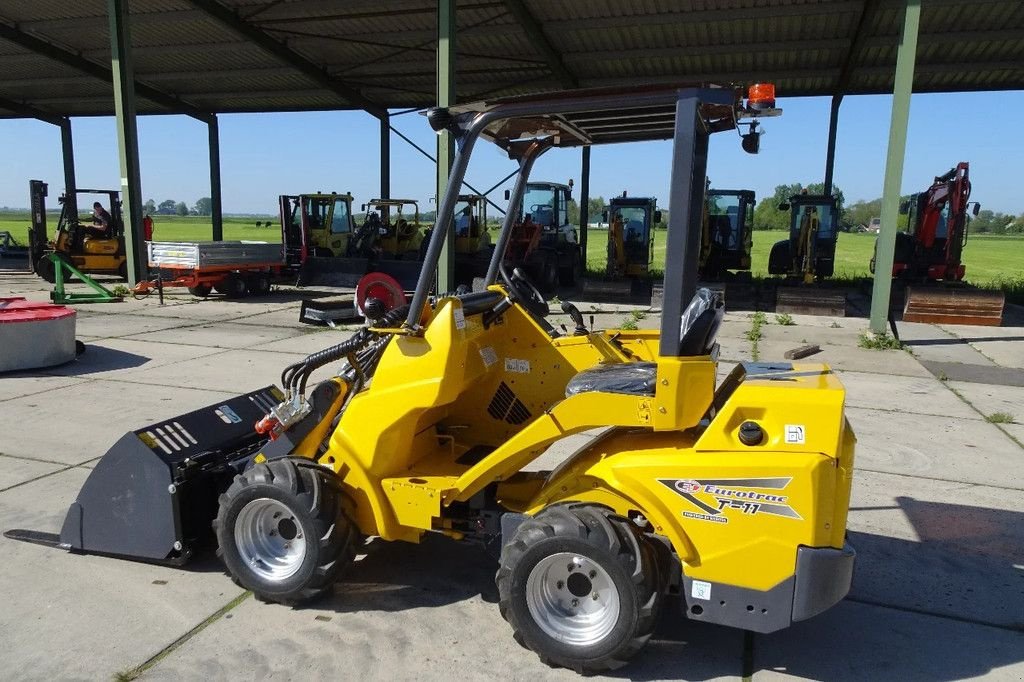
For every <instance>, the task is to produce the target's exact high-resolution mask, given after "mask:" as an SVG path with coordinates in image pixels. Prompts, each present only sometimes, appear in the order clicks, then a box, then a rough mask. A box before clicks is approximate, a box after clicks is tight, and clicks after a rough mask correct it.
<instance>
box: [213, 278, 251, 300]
mask: <svg viewBox="0 0 1024 682" xmlns="http://www.w3.org/2000/svg"><path fill="white" fill-rule="evenodd" d="M213 288H214V289H215V290H216V291H217V293H218V294H223V295H224V296H226V297H227V298H240V297H242V296H245V292H246V287H245V280H243V279H242V278H241V277H239V276H238V275H235V274H231V275H228V276H227V277H225V278H224V279H222V280H221V281H220V282H218V283H217V284H214V285H213Z"/></svg>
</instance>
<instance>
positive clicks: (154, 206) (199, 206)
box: [142, 197, 213, 216]
mask: <svg viewBox="0 0 1024 682" xmlns="http://www.w3.org/2000/svg"><path fill="white" fill-rule="evenodd" d="M142 210H143V211H144V212H145V213H147V214H149V215H178V216H187V215H198V216H208V215H213V199H211V198H210V197H200V198H199V199H197V200H196V203H195V204H193V205H192V206H189V205H188V204H186V203H185V202H184V201H175V200H174V199H166V200H164V201H161V202H160V203H159V204H158V203H156V202H155V201H154V200H152V199H147V200H146V202H145V203H144V204H143V205H142Z"/></svg>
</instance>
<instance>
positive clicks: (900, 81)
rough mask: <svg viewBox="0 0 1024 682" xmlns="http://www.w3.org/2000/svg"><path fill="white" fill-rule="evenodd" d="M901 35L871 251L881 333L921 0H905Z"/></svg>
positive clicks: (874, 308) (875, 326)
mask: <svg viewBox="0 0 1024 682" xmlns="http://www.w3.org/2000/svg"><path fill="white" fill-rule="evenodd" d="M906 2H907V5H906V12H905V14H904V17H903V37H902V40H900V44H899V49H898V51H897V53H896V77H895V82H894V84H893V92H892V119H891V122H890V123H889V153H888V155H887V156H886V159H885V184H884V185H883V190H882V217H881V218H882V226H881V230H880V231H879V234H878V246H877V250H876V255H875V282H874V287H873V288H872V291H871V331H872V332H874V333H876V334H883V333H885V331H886V323H887V321H888V319H889V297H890V295H891V293H892V261H893V253H894V251H895V248H896V219H897V217H898V213H899V203H900V185H901V183H902V181H903V160H904V157H905V155H906V149H907V123H908V121H909V120H910V93H911V91H912V90H913V87H914V63H915V61H916V58H917V29H918V25H919V24H920V21H921V0H906Z"/></svg>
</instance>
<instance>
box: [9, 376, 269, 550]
mask: <svg viewBox="0 0 1024 682" xmlns="http://www.w3.org/2000/svg"><path fill="white" fill-rule="evenodd" d="M282 399H283V394H282V393H281V391H280V390H278V389H277V388H276V387H275V386H268V387H266V388H263V389H260V390H258V391H254V392H252V393H248V394H245V395H241V396H238V397H236V398H232V399H230V400H227V401H224V402H221V403H217V404H214V405H209V406H207V407H204V408H202V409H199V410H195V411H194V412H189V413H188V414H183V415H181V416H178V417H174V418H172V419H168V420H164V421H160V422H157V423H156V424H151V425H149V426H146V427H143V428H141V429H138V430H136V431H131V432H129V433H126V434H125V435H124V436H123V437H122V438H121V439H120V440H119V441H117V443H115V444H114V446H113V447H111V448H110V450H108V451H107V453H106V454H105V455H104V456H103V457H102V458H101V459H100V461H99V462H98V463H97V464H96V468H95V469H93V471H92V473H91V474H89V478H88V479H86V481H85V485H83V486H82V489H81V490H80V491H79V493H78V498H77V499H76V500H75V502H74V503H73V504H72V505H71V507H70V509H68V513H67V516H66V517H65V519H64V525H63V527H62V528H61V531H60V536H59V538H58V537H57V536H54V535H51V534H48V533H39V532H36V531H28V530H12V531H8V532H6V533H4V535H6V536H7V537H10V538H14V539H17V540H25V541H28V542H35V543H38V544H44V545H49V546H58V547H63V548H65V549H70V550H72V551H79V552H85V553H89V554H105V555H114V556H119V557H124V558H130V559H137V560H142V561H151V562H158V563H170V564H176V565H179V564H183V563H185V562H186V561H188V559H189V558H190V557H191V556H192V555H193V553H194V552H195V550H196V549H197V548H198V547H199V546H201V545H202V544H203V543H204V542H205V541H206V540H207V539H208V538H209V537H210V535H211V531H210V524H211V522H212V520H213V519H214V517H215V516H216V515H217V498H218V495H219V493H220V492H222V491H223V490H224V489H225V488H226V487H227V485H228V484H229V483H230V481H231V479H232V478H233V477H234V475H235V474H236V473H238V472H240V471H241V470H242V468H243V467H244V465H245V463H246V462H247V461H248V460H249V458H250V457H251V456H252V455H253V453H254V452H256V451H257V450H258V449H259V448H260V447H261V446H262V445H263V444H264V442H265V438H264V437H262V436H259V435H258V434H257V433H256V432H255V430H254V429H253V426H254V424H255V423H256V422H257V421H258V420H259V419H261V418H262V417H263V416H264V415H266V414H267V413H268V412H269V411H270V409H271V408H272V407H274V406H275V405H277V404H278V403H279V402H280V401H281V400H282Z"/></svg>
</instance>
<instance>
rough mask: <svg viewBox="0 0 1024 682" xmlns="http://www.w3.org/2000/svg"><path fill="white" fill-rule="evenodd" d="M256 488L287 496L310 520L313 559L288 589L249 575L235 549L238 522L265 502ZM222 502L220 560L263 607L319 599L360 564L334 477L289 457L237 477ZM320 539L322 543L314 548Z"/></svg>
mask: <svg viewBox="0 0 1024 682" xmlns="http://www.w3.org/2000/svg"><path fill="white" fill-rule="evenodd" d="M253 487H257V488H262V489H263V491H275V492H277V493H279V494H281V493H283V495H281V496H282V497H284V498H285V501H286V502H291V503H292V504H290V505H289V507H290V508H292V509H293V510H295V511H296V512H297V513H300V514H301V513H302V512H305V513H306V514H307V515H308V519H307V522H308V525H307V526H305V527H306V528H307V530H309V531H311V532H310V533H308V534H307V537H309V538H310V542H308V543H307V547H308V550H307V551H308V552H310V554H312V555H313V558H311V559H309V560H308V562H307V566H306V567H304V569H305V570H303V569H300V571H299V575H298V578H299V579H298V580H292V578H295V577H296V576H291V578H289V579H288V581H287V582H288V583H289V584H288V585H278V586H268V585H266V584H265V583H263V582H261V581H260V579H259V577H258V576H254V575H253V574H252V573H251V572H247V571H246V570H245V569H246V568H247V567H246V566H245V565H244V562H242V561H241V560H240V558H239V555H238V550H237V549H236V547H235V540H234V527H233V525H232V522H233V521H234V519H235V517H237V514H238V512H239V511H240V510H241V508H242V507H244V505H245V504H246V503H248V502H249V501H251V499H258V497H259V496H260V492H261V491H260V490H258V489H257V490H256V491H254V492H249V491H251V490H252V488H253ZM278 499H280V498H278ZM239 500H242V501H241V502H239ZM218 502H219V512H218V514H217V518H216V519H215V520H214V521H213V531H214V534H215V535H216V536H217V557H218V558H219V559H220V560H221V561H222V562H223V563H224V565H225V568H226V569H227V571H228V574H229V575H230V576H231V579H232V580H233V581H234V582H235V583H236V584H238V585H239V586H241V587H243V588H245V589H248V590H251V591H252V592H253V594H254V595H255V597H256V598H257V599H258V600H260V601H264V602H268V603H270V602H273V603H277V604H285V605H288V606H296V605H298V604H302V603H304V602H308V601H311V600H313V599H316V598H317V597H320V596H321V595H323V594H324V593H326V592H329V591H330V590H331V589H333V587H334V583H335V582H336V581H337V579H338V577H339V576H340V575H341V572H342V571H343V570H344V569H345V568H347V567H348V566H349V565H350V564H351V563H352V562H353V561H354V560H355V550H356V545H357V544H358V535H359V531H358V529H357V528H356V526H355V524H354V523H353V522H352V521H351V520H349V517H348V515H347V514H346V507H347V500H346V498H345V494H344V492H343V491H342V489H341V486H340V485H339V483H338V480H337V478H336V477H335V475H334V474H333V473H332V472H330V471H329V470H327V469H324V468H323V467H321V466H318V465H317V464H315V463H313V462H311V461H309V460H306V459H302V458H298V457H283V458H281V459H274V460H270V461H268V462H263V463H259V464H256V465H254V466H253V467H252V468H250V469H248V470H246V471H245V472H243V473H242V474H239V475H237V476H235V479H234V481H233V482H232V483H231V485H230V486H229V487H228V489H227V490H226V491H225V492H224V493H223V494H222V495H221V496H220V498H219V500H218ZM313 533H315V535H314V534H313ZM314 537H315V538H319V542H313V541H312V538H314ZM303 573H304V574H305V575H301V574H303Z"/></svg>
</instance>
